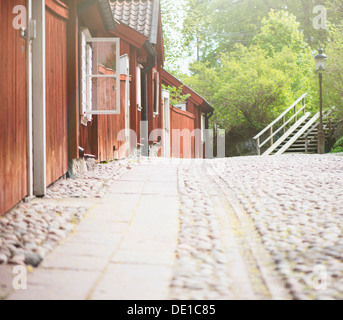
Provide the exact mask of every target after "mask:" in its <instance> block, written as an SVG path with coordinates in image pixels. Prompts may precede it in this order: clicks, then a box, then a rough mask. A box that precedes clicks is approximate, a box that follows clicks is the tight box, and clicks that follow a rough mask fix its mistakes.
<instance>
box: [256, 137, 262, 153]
mask: <svg viewBox="0 0 343 320" xmlns="http://www.w3.org/2000/svg"><path fill="white" fill-rule="evenodd" d="M256 147H257V155H258V156H260V155H261V149H260V137H258V138H257V140H256Z"/></svg>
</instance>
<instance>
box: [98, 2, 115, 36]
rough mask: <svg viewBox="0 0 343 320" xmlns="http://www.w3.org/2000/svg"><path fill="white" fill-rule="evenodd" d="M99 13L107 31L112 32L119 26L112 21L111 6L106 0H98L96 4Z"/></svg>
mask: <svg viewBox="0 0 343 320" xmlns="http://www.w3.org/2000/svg"><path fill="white" fill-rule="evenodd" d="M98 4H99V7H100V11H101V14H102V17H103V21H104V24H105V26H106V28H107V29H108V30H109V31H114V30H115V29H116V28H117V25H118V24H119V22H118V21H116V20H115V19H114V16H113V13H112V9H111V5H110V3H109V1H108V0H99V2H98Z"/></svg>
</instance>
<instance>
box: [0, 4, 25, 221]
mask: <svg viewBox="0 0 343 320" xmlns="http://www.w3.org/2000/svg"><path fill="white" fill-rule="evenodd" d="M25 4H26V1H25V0H16V1H0V39H1V49H0V62H1V63H0V101H1V104H0V215H1V214H3V213H5V212H6V211H8V210H9V209H11V208H12V207H13V206H14V205H15V204H17V203H18V202H19V201H20V200H22V199H23V198H24V197H25V196H26V195H27V123H26V121H27V112H26V106H27V103H26V95H27V91H26V40H24V39H23V38H21V36H20V31H19V30H15V29H14V27H13V26H12V21H13V19H14V17H15V15H14V14H13V8H14V6H16V5H23V6H25Z"/></svg>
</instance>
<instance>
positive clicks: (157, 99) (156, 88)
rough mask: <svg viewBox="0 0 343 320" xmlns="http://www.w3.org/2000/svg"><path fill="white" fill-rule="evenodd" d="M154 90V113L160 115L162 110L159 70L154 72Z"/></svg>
mask: <svg viewBox="0 0 343 320" xmlns="http://www.w3.org/2000/svg"><path fill="white" fill-rule="evenodd" d="M152 90H153V91H152V92H153V97H154V115H158V114H159V110H160V75H159V73H158V72H157V71H154V72H153V86H152Z"/></svg>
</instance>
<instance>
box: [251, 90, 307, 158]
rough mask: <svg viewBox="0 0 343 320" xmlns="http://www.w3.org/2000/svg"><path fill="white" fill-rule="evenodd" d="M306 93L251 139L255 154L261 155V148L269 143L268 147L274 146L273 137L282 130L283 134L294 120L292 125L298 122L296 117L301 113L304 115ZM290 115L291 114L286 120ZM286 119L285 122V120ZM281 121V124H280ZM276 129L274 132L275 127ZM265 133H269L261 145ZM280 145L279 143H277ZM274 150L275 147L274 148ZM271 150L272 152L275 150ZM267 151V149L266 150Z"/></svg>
mask: <svg viewBox="0 0 343 320" xmlns="http://www.w3.org/2000/svg"><path fill="white" fill-rule="evenodd" d="M306 96H307V93H305V94H303V95H302V96H301V97H300V98H299V99H298V100H296V101H295V102H294V103H293V104H292V105H291V106H289V107H288V108H287V109H286V110H285V111H284V112H282V113H281V114H280V115H279V116H278V117H277V118H276V119H275V120H274V121H273V122H272V123H270V124H269V125H268V126H267V127H265V128H264V129H263V130H262V131H261V132H259V133H258V134H257V135H256V136H255V137H254V138H253V139H254V140H256V147H257V154H258V155H261V148H262V147H263V146H264V145H266V144H267V143H268V142H269V143H270V147H273V145H274V144H275V142H276V141H275V139H274V138H275V136H276V135H277V134H278V133H279V132H280V131H281V130H283V133H284V134H285V133H286V128H287V125H288V124H289V123H290V122H291V121H292V120H294V123H296V122H297V121H298V115H299V114H300V113H301V112H303V114H305V108H306V104H305V98H306ZM300 102H302V104H301V107H300V108H299V109H298V104H299V103H300ZM290 113H293V115H292V116H290V117H289V118H288V119H287V116H289V114H290ZM286 119H287V120H286ZM281 121H282V123H280V122H281ZM276 126H278V128H277V129H276V130H275V127H276ZM266 133H269V136H268V137H267V138H266V139H265V140H264V141H263V142H262V143H261V139H262V136H263V135H264V134H266ZM279 144H280V143H279ZM275 148H276V147H275ZM275 148H273V150H275ZM268 150H269V149H268Z"/></svg>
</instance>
